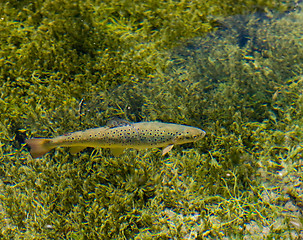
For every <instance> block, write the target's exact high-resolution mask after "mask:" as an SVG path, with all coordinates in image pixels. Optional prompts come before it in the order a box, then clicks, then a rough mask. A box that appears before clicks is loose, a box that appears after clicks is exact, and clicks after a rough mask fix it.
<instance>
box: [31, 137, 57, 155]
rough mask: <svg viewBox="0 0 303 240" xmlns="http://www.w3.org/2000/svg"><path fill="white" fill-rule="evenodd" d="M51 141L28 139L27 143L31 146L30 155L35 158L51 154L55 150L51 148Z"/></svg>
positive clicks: (47, 139) (46, 139)
mask: <svg viewBox="0 0 303 240" xmlns="http://www.w3.org/2000/svg"><path fill="white" fill-rule="evenodd" d="M50 141H51V139H49V138H32V139H26V140H25V142H26V143H27V144H28V145H29V146H30V148H31V150H30V154H31V155H32V157H33V158H39V157H42V156H43V155H44V154H46V153H47V152H49V151H50V150H52V149H53V148H54V146H50V145H49V144H48V143H49V142H50Z"/></svg>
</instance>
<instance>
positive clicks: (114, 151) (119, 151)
mask: <svg viewBox="0 0 303 240" xmlns="http://www.w3.org/2000/svg"><path fill="white" fill-rule="evenodd" d="M110 151H111V153H112V154H113V155H114V156H115V157H119V156H120V155H121V154H122V153H123V152H124V148H111V149H110Z"/></svg>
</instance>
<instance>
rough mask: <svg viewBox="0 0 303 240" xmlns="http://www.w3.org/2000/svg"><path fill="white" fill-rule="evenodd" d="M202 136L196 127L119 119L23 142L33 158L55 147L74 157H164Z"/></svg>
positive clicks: (203, 133) (201, 132)
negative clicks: (132, 153) (91, 153)
mask: <svg viewBox="0 0 303 240" xmlns="http://www.w3.org/2000/svg"><path fill="white" fill-rule="evenodd" d="M204 136H205V132H204V131H203V130H202V129H200V128H196V127H191V126H186V125H180V124H173V123H162V122H138V123H130V122H128V121H126V120H122V119H112V120H110V121H108V122H107V124H106V126H104V127H99V128H92V129H87V130H84V131H78V132H73V133H67V134H64V135H62V136H58V137H55V138H32V139H27V140H25V142H26V143H27V144H28V145H29V146H30V154H31V156H32V157H33V158H39V157H42V156H43V155H44V154H46V153H47V152H49V151H50V150H52V149H53V148H56V147H70V153H71V154H76V153H78V152H80V151H81V150H83V149H85V148H87V147H94V148H110V150H111V153H112V154H113V155H114V156H115V157H117V156H119V155H121V154H122V153H123V152H124V150H125V149H127V148H133V149H138V150H140V149H146V148H154V147H160V148H163V150H162V155H163V156H164V155H165V154H167V153H168V152H169V151H170V150H171V149H172V148H173V146H174V145H179V144H183V143H190V142H195V141H197V140H200V139H202V138H203V137H204Z"/></svg>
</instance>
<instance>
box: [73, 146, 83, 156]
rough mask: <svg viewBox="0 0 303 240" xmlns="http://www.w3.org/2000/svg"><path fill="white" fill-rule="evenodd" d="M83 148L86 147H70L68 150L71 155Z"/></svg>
mask: <svg viewBox="0 0 303 240" xmlns="http://www.w3.org/2000/svg"><path fill="white" fill-rule="evenodd" d="M84 148H86V147H83V146H74V147H71V148H70V149H69V152H70V153H71V154H76V153H78V152H80V151H82V150H83V149H84Z"/></svg>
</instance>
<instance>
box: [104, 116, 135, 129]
mask: <svg viewBox="0 0 303 240" xmlns="http://www.w3.org/2000/svg"><path fill="white" fill-rule="evenodd" d="M106 126H107V127H109V128H115V127H123V126H132V123H131V122H129V121H126V120H124V119H120V118H117V117H115V118H112V119H110V120H108V121H107V123H106Z"/></svg>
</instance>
